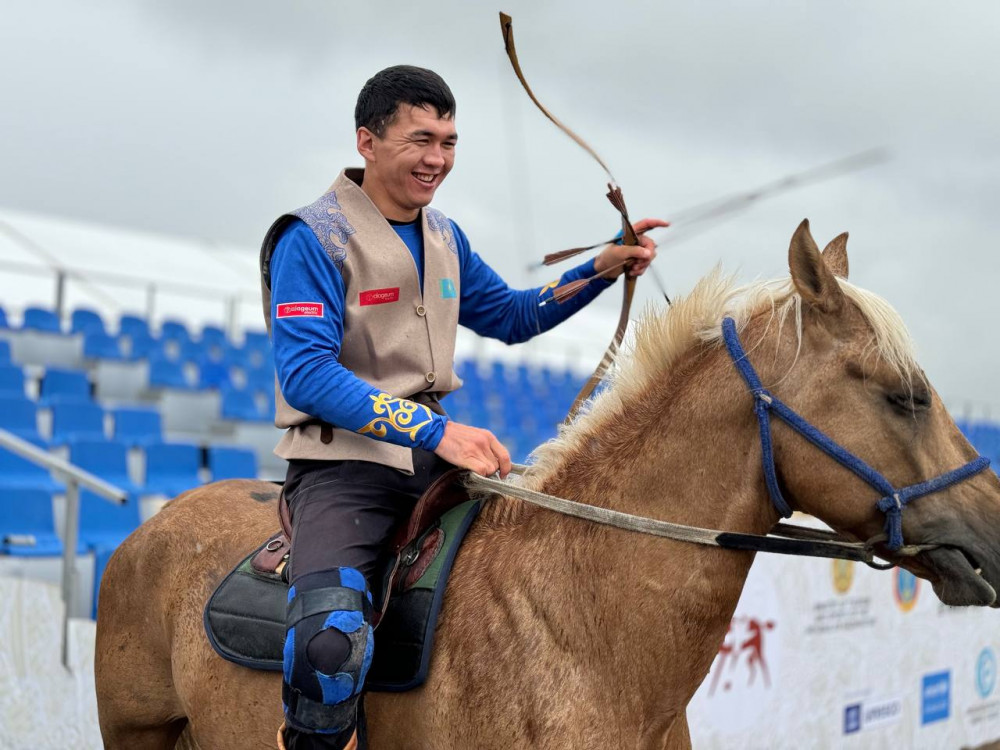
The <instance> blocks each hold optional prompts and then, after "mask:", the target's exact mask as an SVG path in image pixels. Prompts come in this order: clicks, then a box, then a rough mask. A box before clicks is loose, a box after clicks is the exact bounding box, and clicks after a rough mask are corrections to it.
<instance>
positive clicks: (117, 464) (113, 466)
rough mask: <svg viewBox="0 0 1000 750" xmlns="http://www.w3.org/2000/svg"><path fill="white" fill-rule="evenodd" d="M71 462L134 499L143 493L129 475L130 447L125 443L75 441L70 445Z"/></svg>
mask: <svg viewBox="0 0 1000 750" xmlns="http://www.w3.org/2000/svg"><path fill="white" fill-rule="evenodd" d="M69 462H70V463H71V464H73V465H74V466H79V467H80V468H81V469H84V470H85V471H89V472H90V473H91V474H93V475H94V476H96V477H100V478H101V479H103V480H104V481H105V482H108V483H109V484H113V485H114V486H115V487H117V488H118V489H120V490H124V491H125V492H127V493H129V495H130V496H132V498H133V499H134V497H135V496H136V495H138V494H139V493H140V492H141V488H140V487H139V486H138V485H136V484H135V483H134V482H133V481H132V480H131V478H130V477H129V474H128V446H126V445H125V443H121V442H118V441H117V440H106V439H104V438H103V437H102V438H98V439H93V440H87V439H80V440H75V441H73V442H72V443H70V445H69Z"/></svg>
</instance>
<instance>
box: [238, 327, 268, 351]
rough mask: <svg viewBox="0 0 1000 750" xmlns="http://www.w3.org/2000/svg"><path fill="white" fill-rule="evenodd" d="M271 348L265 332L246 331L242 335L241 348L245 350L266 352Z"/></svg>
mask: <svg viewBox="0 0 1000 750" xmlns="http://www.w3.org/2000/svg"><path fill="white" fill-rule="evenodd" d="M270 346H271V341H270V339H268V337H267V331H246V332H245V333H244V334H243V347H244V348H245V349H257V350H266V349H269V348H270Z"/></svg>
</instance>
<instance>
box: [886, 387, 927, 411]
mask: <svg viewBox="0 0 1000 750" xmlns="http://www.w3.org/2000/svg"><path fill="white" fill-rule="evenodd" d="M885 398H886V400H887V401H888V402H889V403H890V404H891V405H892V407H893V408H895V409H898V410H899V411H902V412H906V413H907V414H912V413H913V412H916V411H925V410H927V409H929V408H930V406H931V395H930V393H921V392H914V393H887V394H886V396H885Z"/></svg>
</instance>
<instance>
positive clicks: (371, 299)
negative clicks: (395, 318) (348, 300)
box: [360, 286, 399, 307]
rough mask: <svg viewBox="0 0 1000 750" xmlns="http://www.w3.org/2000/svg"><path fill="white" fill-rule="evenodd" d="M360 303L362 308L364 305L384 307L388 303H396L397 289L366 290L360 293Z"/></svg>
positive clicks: (397, 297)
mask: <svg viewBox="0 0 1000 750" xmlns="http://www.w3.org/2000/svg"><path fill="white" fill-rule="evenodd" d="M360 301H361V306H362V307H364V306H365V305H384V304H386V303H388V302H397V301H399V287H398V286H396V287H392V288H389V289H368V290H366V291H364V292H361V295H360Z"/></svg>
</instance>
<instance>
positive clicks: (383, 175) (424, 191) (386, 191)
mask: <svg viewBox="0 0 1000 750" xmlns="http://www.w3.org/2000/svg"><path fill="white" fill-rule="evenodd" d="M457 141H458V134H457V133H456V132H455V123H454V120H453V119H452V118H451V117H438V114H437V110H435V109H434V108H433V107H430V106H428V107H426V108H422V107H415V106H413V105H410V104H401V105H400V106H399V109H397V110H396V119H395V120H394V121H393V123H392V125H390V126H389V127H388V128H386V132H385V135H384V136H383V137H382V138H378V137H377V136H375V135H374V134H373V133H371V132H370V131H369V130H368V129H367V128H361V129H359V130H358V151H359V152H361V155H362V156H364V157H365V160H366V162H368V163H367V165H366V166H367V170H366V173H365V183H366V185H367V184H368V181H369V179H371V180H373V181H374V182H376V183H377V186H378V190H379V192H380V193H381V196H382V197H383V198H384V199H385V200H386V202H387V204H388V205H387V206H386V208H388V209H389V210H390V212H392V213H399V214H400V216H389V218H401V217H402V218H408V217H409V216H411V215H412V214H413V213H414V212H415V211H418V210H419V209H421V208H423V207H424V206H426V205H428V204H429V203H430V202H431V199H432V198H433V197H434V192H435V191H436V190H437V188H438V186H439V185H440V184H441V183H442V182H444V178H445V177H447V175H448V173H449V172H450V171H451V168H452V166H453V165H454V163H455V143H456V142H457Z"/></svg>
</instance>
